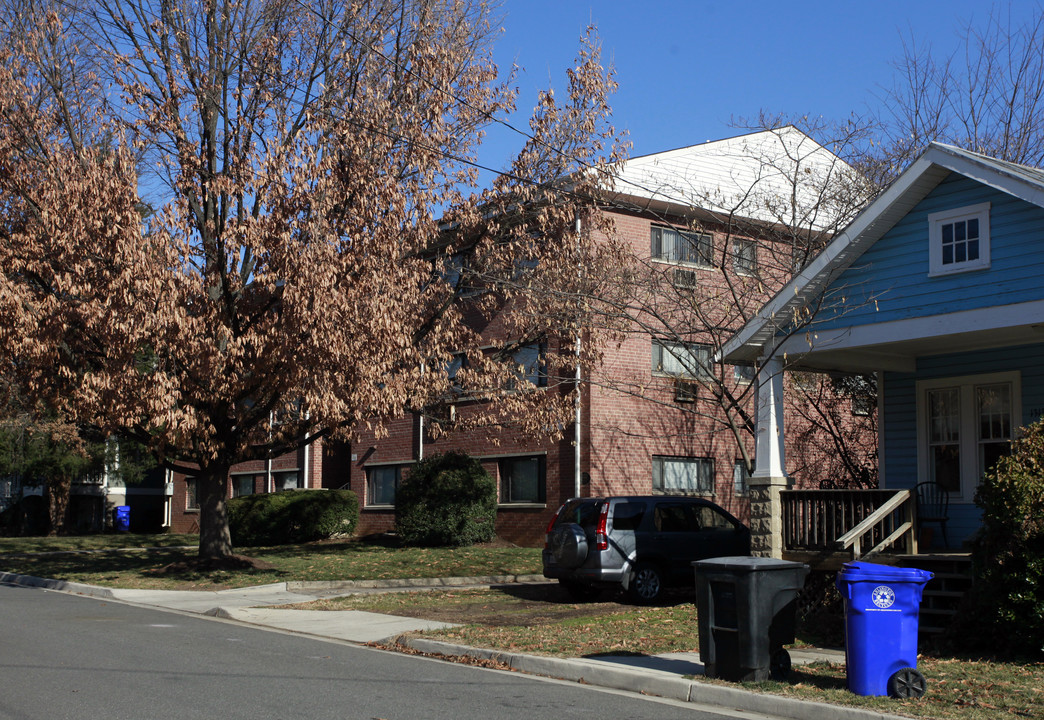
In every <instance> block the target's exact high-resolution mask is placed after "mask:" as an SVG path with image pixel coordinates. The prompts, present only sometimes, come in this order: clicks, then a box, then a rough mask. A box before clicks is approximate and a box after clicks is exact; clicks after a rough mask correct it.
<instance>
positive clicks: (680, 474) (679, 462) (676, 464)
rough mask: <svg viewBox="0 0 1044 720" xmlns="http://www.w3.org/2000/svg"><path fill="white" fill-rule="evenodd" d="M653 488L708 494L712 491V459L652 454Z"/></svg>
mask: <svg viewBox="0 0 1044 720" xmlns="http://www.w3.org/2000/svg"><path fill="white" fill-rule="evenodd" d="M652 464H653V467H652V471H653V490H663V491H672V492H691V493H704V494H709V493H713V492H714V460H712V459H711V458H684V457H666V456H658V455H654V456H653V461H652Z"/></svg>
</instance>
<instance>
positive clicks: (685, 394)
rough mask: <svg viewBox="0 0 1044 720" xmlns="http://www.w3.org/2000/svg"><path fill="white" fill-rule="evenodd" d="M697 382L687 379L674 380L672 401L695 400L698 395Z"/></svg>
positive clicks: (685, 401)
mask: <svg viewBox="0 0 1044 720" xmlns="http://www.w3.org/2000/svg"><path fill="white" fill-rule="evenodd" d="M699 389H700V386H699V383H695V382H692V381H689V380H675V381H674V402H680V403H691V402H696V398H697V396H698V395H699Z"/></svg>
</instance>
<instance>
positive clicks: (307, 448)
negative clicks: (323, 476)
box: [301, 412, 312, 490]
mask: <svg viewBox="0 0 1044 720" xmlns="http://www.w3.org/2000/svg"><path fill="white" fill-rule="evenodd" d="M308 419H309V413H308V412H305V420H308ZM311 454H312V446H311V445H310V444H309V443H308V431H307V430H305V434H304V458H303V460H302V464H303V466H304V467H303V472H304V478H302V482H301V487H302V488H304V489H305V490H307V489H308V488H310V487H311V478H310V477H309V476H308V458H309V457H310V456H311Z"/></svg>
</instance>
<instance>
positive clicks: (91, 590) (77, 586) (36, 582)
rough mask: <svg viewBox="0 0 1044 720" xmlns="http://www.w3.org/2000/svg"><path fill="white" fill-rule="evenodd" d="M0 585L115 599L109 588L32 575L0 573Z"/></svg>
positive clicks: (114, 594)
mask: <svg viewBox="0 0 1044 720" xmlns="http://www.w3.org/2000/svg"><path fill="white" fill-rule="evenodd" d="M0 583H8V584H10V585H22V586H24V587H38V588H43V589H45V590H56V591H58V592H67V593H75V594H77V595H87V596H89V597H95V598H101V599H103V600H115V599H116V593H114V592H113V591H112V589H110V588H106V587H100V586H98V585H87V584H86V583H78V582H67V581H65V580H48V579H47V578H38V577H33V576H32V575H16V574H15V573H8V572H0Z"/></svg>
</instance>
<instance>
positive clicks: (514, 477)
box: [497, 455, 546, 504]
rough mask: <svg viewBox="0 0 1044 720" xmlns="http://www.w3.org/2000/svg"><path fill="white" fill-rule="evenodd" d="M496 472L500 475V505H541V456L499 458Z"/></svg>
mask: <svg viewBox="0 0 1044 720" xmlns="http://www.w3.org/2000/svg"><path fill="white" fill-rule="evenodd" d="M497 472H498V473H499V475H500V502H501V504H511V503H531V504H542V503H543V502H544V501H545V490H544V488H545V484H546V483H545V458H544V456H543V455H531V456H527V457H510V458H501V460H500V461H499V462H498V463H497Z"/></svg>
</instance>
